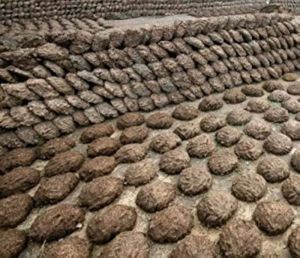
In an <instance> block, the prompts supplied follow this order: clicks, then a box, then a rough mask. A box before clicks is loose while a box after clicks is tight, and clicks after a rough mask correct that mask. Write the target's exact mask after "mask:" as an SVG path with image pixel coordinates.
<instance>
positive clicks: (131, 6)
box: [0, 0, 266, 23]
mask: <svg viewBox="0 0 300 258" xmlns="http://www.w3.org/2000/svg"><path fill="white" fill-rule="evenodd" d="M265 4H266V3H265V1H264V0H257V1H255V3H253V1H251V0H238V1H237V0H235V1H217V0H210V1H204V0H202V1H199V0H192V1H191V0H163V1H157V0H142V1H141V0H138V1H137V0H127V1H121V0H105V1H104V0H65V1H54V0H44V1H37V0H31V1H25V0H21V1H19V0H18V1H17V0H7V1H5V2H2V3H0V21H1V22H3V23H6V22H10V21H18V20H20V19H33V18H39V19H44V18H51V17H64V18H68V19H70V18H83V17H89V16H90V15H91V14H97V15H99V16H101V17H104V18H107V19H120V18H121V19H124V18H132V17H141V16H155V15H165V14H168V13H169V14H170V13H171V14H182V13H186V14H190V13H192V14H195V15H198V16H199V15H205V16H211V15H216V14H219V13H216V10H219V11H222V10H223V11H224V10H225V9H226V10H227V11H228V12H229V14H232V13H235V14H238V13H246V12H254V11H256V10H257V9H259V8H261V7H262V6H264V5H265ZM225 14H228V13H225Z"/></svg>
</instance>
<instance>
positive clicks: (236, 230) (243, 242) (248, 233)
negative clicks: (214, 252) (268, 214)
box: [219, 220, 262, 257]
mask: <svg viewBox="0 0 300 258" xmlns="http://www.w3.org/2000/svg"><path fill="white" fill-rule="evenodd" d="M261 245H262V236H261V233H260V232H259V231H258V229H257V228H256V227H255V225H254V223H253V222H252V221H243V220H237V221H233V222H231V223H229V224H228V225H226V226H225V227H224V228H223V229H222V231H221V234H220V239H219V246H220V249H221V253H222V254H223V255H224V256H225V257H255V256H256V255H258V254H259V252H260V250H261Z"/></svg>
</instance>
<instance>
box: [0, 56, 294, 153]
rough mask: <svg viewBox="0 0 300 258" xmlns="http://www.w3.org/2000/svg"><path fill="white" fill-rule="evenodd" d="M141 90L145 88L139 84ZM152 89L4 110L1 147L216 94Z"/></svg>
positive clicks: (261, 73)
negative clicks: (140, 94) (140, 93)
mask: <svg viewBox="0 0 300 258" xmlns="http://www.w3.org/2000/svg"><path fill="white" fill-rule="evenodd" d="M290 64H291V66H289V65H286V66H284V65H281V66H280V65H278V66H276V68H277V69H275V66H274V67H273V68H272V67H269V68H268V69H265V68H261V69H257V70H252V71H251V72H250V73H249V74H250V78H252V80H255V81H260V80H263V79H267V78H276V77H277V75H278V76H279V74H278V73H277V71H282V70H283V69H280V68H281V67H282V68H283V67H285V69H286V70H285V71H286V72H291V71H293V69H294V65H292V64H293V63H292V62H291V63H290ZM298 65H299V59H298ZM298 68H299V66H298ZM274 73H275V74H276V77H275V76H274ZM242 74H243V73H239V72H232V73H231V74H230V75H229V78H230V79H231V80H232V81H233V83H234V85H235V86H239V85H241V84H243V83H245V82H246V80H247V79H246V80H245V78H248V77H247V76H246V77H245V74H244V75H242ZM246 74H247V73H246ZM249 74H248V76H249ZM31 83H33V82H31ZM153 85H156V84H155V81H153V83H152V85H151V86H153ZM140 86H144V85H143V84H140ZM144 87H145V86H144ZM151 89H152V92H151V93H146V94H145V96H144V97H139V98H130V97H128V96H126V97H124V98H121V97H119V98H117V97H114V98H112V99H110V100H108V99H107V100H104V98H101V96H100V97H99V95H97V94H95V92H94V91H83V92H81V94H80V95H79V96H77V95H68V96H65V99H63V98H54V99H49V100H46V101H44V102H42V101H39V100H35V101H31V102H29V104H28V105H27V106H17V107H13V108H11V109H10V110H7V109H6V110H2V111H0V120H1V127H2V129H0V130H1V134H0V144H1V146H3V147H7V148H17V147H22V146H25V145H36V144H40V143H42V142H43V141H44V140H46V139H51V138H55V137H58V136H59V135H61V134H66V133H71V132H73V131H74V130H75V128H76V127H77V126H85V125H89V124H92V123H99V122H103V121H104V120H105V119H106V118H110V117H116V116H118V115H120V114H122V113H125V112H128V111H138V110H140V111H150V110H153V109H155V108H161V107H164V106H166V105H167V104H169V103H181V102H183V101H185V100H193V99H196V98H199V97H201V96H202V95H203V94H204V93H207V94H209V93H211V92H213V91H214V89H213V88H212V86H211V84H210V83H209V82H204V83H203V84H202V85H201V87H199V86H198V85H193V86H192V87H191V88H189V89H180V90H175V91H172V92H170V93H165V92H161V91H159V89H156V90H157V93H154V88H153V87H152V88H151ZM93 90H95V89H93ZM218 90H220V88H218ZM148 91H149V90H148ZM119 94H120V92H119ZM126 94H127V95H129V94H130V92H128V91H126ZM143 94H144V93H143ZM149 94H150V95H149ZM82 98H84V99H86V100H89V102H94V103H98V104H92V103H88V101H84V100H83V99H82ZM71 103H72V104H71ZM59 113H60V115H59ZM21 124H22V125H21ZM26 125H32V126H26ZM7 128H12V129H7Z"/></svg>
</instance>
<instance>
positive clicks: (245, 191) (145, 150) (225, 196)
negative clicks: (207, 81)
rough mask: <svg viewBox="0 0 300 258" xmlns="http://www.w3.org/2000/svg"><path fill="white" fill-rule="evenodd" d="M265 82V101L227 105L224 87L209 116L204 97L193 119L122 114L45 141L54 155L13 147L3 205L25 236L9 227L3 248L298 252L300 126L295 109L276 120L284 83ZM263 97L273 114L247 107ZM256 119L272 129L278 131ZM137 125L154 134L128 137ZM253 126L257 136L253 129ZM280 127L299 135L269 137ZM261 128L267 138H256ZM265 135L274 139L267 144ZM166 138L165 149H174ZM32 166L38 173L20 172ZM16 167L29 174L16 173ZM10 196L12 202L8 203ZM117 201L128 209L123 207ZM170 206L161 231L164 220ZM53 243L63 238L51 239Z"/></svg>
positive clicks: (97, 252)
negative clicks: (218, 121) (133, 118)
mask: <svg viewBox="0 0 300 258" xmlns="http://www.w3.org/2000/svg"><path fill="white" fill-rule="evenodd" d="M274 82H279V83H280V84H281V85H282V87H283V88H281V91H283V92H285V93H286V94H287V95H288V96H289V97H290V99H295V100H296V101H298V98H299V97H298V96H297V95H292V94H289V93H288V92H287V91H286V89H287V87H288V86H289V85H290V84H291V83H294V82H283V81H282V80H278V81H274ZM255 86H256V87H258V88H261V89H263V91H264V94H263V96H261V97H252V96H246V100H245V101H243V102H239V103H236V104H229V103H227V102H226V101H225V100H224V97H223V96H224V94H225V93H218V94H216V98H217V99H219V100H221V101H224V103H223V106H222V107H221V108H220V109H218V110H215V111H213V110H212V111H209V113H207V112H203V111H200V110H199V108H198V107H199V102H200V101H201V100H196V101H191V102H189V103H184V105H188V106H191V107H194V110H197V116H196V117H194V118H193V119H191V120H189V121H186V120H181V119H178V118H175V117H174V110H175V108H176V107H178V105H177V106H169V107H165V108H163V109H162V110H161V111H151V112H149V113H148V112H141V113H140V115H141V116H138V117H143V118H144V122H143V123H142V124H140V125H136V123H135V124H131V125H130V126H129V125H128V126H129V127H128V126H127V127H124V128H123V127H122V129H119V128H118V126H117V122H116V121H117V119H112V120H109V121H106V122H105V123H103V124H99V125H97V126H90V127H87V128H84V129H80V130H77V131H75V132H74V133H73V134H72V135H70V136H67V137H64V138H62V140H55V141H49V142H46V143H45V144H44V145H43V146H42V147H41V148H43V149H44V150H45V151H44V152H43V153H44V154H43V155H41V154H40V153H41V151H40V149H36V148H30V149H29V148H25V149H24V148H21V150H18V151H12V152H9V153H8V154H6V155H5V156H4V157H5V158H7V159H8V160H9V162H7V160H6V159H3V160H2V162H4V163H3V164H8V165H5V171H3V172H1V173H2V174H3V175H1V177H0V192H1V194H3V196H1V195H0V196H1V198H0V205H1V207H4V208H3V209H0V222H1V223H4V225H6V226H5V227H9V228H11V229H13V230H18V231H21V232H22V233H21V234H20V233H17V232H11V233H9V238H10V239H11V240H10V241H9V242H3V241H0V242H1V244H3V245H5V246H4V248H2V249H1V250H2V251H5V252H8V253H18V252H21V255H20V257H21V258H25V257H35V256H37V255H36V254H39V255H41V257H55V256H57V257H61V256H62V255H64V256H65V252H66V253H67V254H70V255H71V256H73V254H74V252H75V253H77V254H80V255H81V256H82V258H83V257H84V258H86V257H92V258H94V257H95V258H96V257H117V256H118V255H119V254H120V252H121V253H122V254H124V253H125V254H128V256H130V255H131V256H132V255H139V256H140V257H143V258H144V257H147V256H149V257H150V258H154V257H162V258H167V257H169V256H170V257H176V258H177V257H178V258H179V257H180V258H181V257H193V255H195V253H199V252H200V253H203V254H205V257H214V256H213V255H215V253H220V254H221V255H223V256H224V257H226V254H227V257H237V256H241V257H243V256H246V254H249V253H251V254H252V253H256V252H258V250H260V252H259V255H258V257H260V256H261V257H280V258H281V257H284V258H285V257H289V255H290V253H296V254H297V252H298V253H299V244H297V243H298V242H299V237H297V233H292V232H296V228H297V226H299V219H298V213H299V211H298V210H299V205H300V201H299V200H300V190H299V182H298V181H299V175H298V172H299V171H300V152H299V147H300V144H299V139H298V138H297V134H298V130H297V128H298V124H297V123H299V121H298V122H297V120H296V118H295V114H294V113H293V112H290V111H288V110H287V109H286V110H287V111H288V113H289V116H288V117H289V120H288V121H287V122H283V123H276V122H274V121H268V120H266V119H265V114H266V113H267V112H270V110H271V111H272V108H273V107H276V108H279V107H281V102H273V101H271V100H270V99H269V96H270V95H271V94H273V93H274V92H276V90H273V91H272V90H271V89H269V88H268V90H266V89H265V88H266V86H265V87H264V88H263V87H262V84H255ZM237 89H240V88H237ZM252 99H262V100H263V101H266V102H268V103H269V104H270V106H271V107H270V108H269V109H267V110H266V111H264V112H262V113H255V112H249V111H246V110H245V108H246V107H247V104H248V102H249V101H250V100H252ZM225 103H226V104H225ZM283 108H284V107H283ZM178 109H179V110H180V109H182V106H180V108H178ZM162 112H163V113H164V114H165V115H164V116H163V118H164V119H165V117H167V119H166V120H164V119H163V122H161V121H162V120H161V118H162V116H161V115H160V114H159V115H157V114H158V113H162ZM177 112H178V110H177ZM195 113H196V112H195ZM153 114H154V115H155V116H156V117H158V120H157V121H158V122H157V123H158V124H160V126H158V127H156V126H154V127H151V126H149V120H148V118H149V117H151V116H152V115H153ZM210 115H214V116H217V117H222V118H224V119H225V126H224V127H222V128H219V129H218V130H216V131H210V132H204V131H203V130H202V129H201V125H200V123H201V121H203V119H204V118H205V117H207V116H210ZM155 116H154V117H155ZM165 121H167V122H168V123H165ZM170 121H171V122H170ZM256 121H260V123H264V124H265V125H267V127H268V130H267V133H265V131H264V130H261V127H259V126H258V127H257V125H260V123H258V122H257V123H256ZM147 122H148V123H147ZM169 122H170V123H169ZM165 124H167V126H164V125H165ZM161 125H163V126H161ZM252 126H253V127H252ZM136 127H138V128H145V129H147V131H148V136H147V137H146V138H144V139H143V141H142V142H139V143H129V144H125V142H123V143H122V142H121V140H120V138H121V135H122V134H123V135H124V132H125V133H126V132H128V130H129V131H130V130H133V131H134V130H135V129H134V128H136ZM132 128H133V129H132ZM159 128H164V129H159ZM249 128H252V130H253V132H254V133H253V134H251V135H250V134H248V132H249V130H250V129H249ZM260 130H261V131H260ZM166 134H171V135H172V136H174V135H177V136H178V137H179V140H178V138H176V139H177V140H176V142H179V143H180V146H177V145H176V146H175V147H174V149H170V150H169V149H168V150H167V151H166V152H164V153H160V152H159V151H158V152H157V151H154V150H153V149H152V147H151V145H152V142H153V141H154V139H161V138H163V140H164V138H165V135H166ZM274 134H275V135H278V134H280V136H282V137H283V136H286V137H288V138H289V139H290V140H289V141H286V142H285V141H283V144H277V142H278V137H274V138H275V140H274V141H273V140H272V141H270V138H269V137H270V136H271V135H274ZM257 135H260V136H261V137H256V138H255V137H254V136H257ZM133 136H134V135H133ZM57 139H61V138H57ZM66 139H67V140H68V141H66ZM271 139H272V138H271ZM284 139H286V138H285V137H284ZM266 141H268V142H271V144H270V143H269V147H270V148H269V147H267V148H268V149H265V147H266V145H265V142H266ZM57 142H58V143H57ZM68 142H70V143H71V144H68ZM73 142H74V144H73ZM163 142H164V143H163V145H162V146H167V145H168V144H170V143H169V142H168V141H163ZM279 142H280V143H281V142H282V141H279ZM59 143H61V144H59ZM289 143H292V148H291V149H290V151H289V152H288V153H287V154H284V155H278V154H276V153H274V147H275V150H277V149H278V146H279V147H281V146H283V149H284V148H286V146H288V145H289ZM128 146H129V147H128ZM289 148H290V147H289ZM158 149H159V148H157V150H158ZM24 150H25V152H24ZM70 152H71V154H72V153H75V154H74V155H70V154H68V153H70ZM20 153H21V154H22V153H27V154H28V155H27V156H26V159H23V160H21V159H20V158H21V157H22V155H21V154H20ZM91 153H93V154H91ZM55 154H56V155H55ZM197 155H198V156H197ZM16 157H17V162H16V161H15V160H14V159H15V158H16ZM27 157H28V160H27ZM55 157H56V158H55ZM57 157H58V158H57ZM66 157H67V158H68V159H66ZM77 157H78V158H77ZM36 159H37V160H36ZM70 159H72V160H71V161H76V162H70ZM77 161H78V163H77ZM79 161H80V162H79ZM18 162H19V163H18ZM81 162H82V163H81ZM49 163H50V165H48V164H49ZM75 163H77V164H75ZM51 164H52V165H51ZM20 165H21V166H23V167H19V166H20ZM49 167H50V172H49ZM29 168H30V169H34V170H30V173H29V172H27V173H28V174H27V173H19V172H25V171H27V170H28V169H29ZM45 168H47V169H45ZM15 171H17V172H18V171H19V172H18V176H20V177H15V176H13V175H14V174H15V173H17V172H15ZM46 171H48V173H50V174H51V176H46V175H49V174H47V173H45V172H46ZM17 179H18V180H17ZM19 179H20V180H19ZM1 189H3V190H2V191H1ZM141 192H142V193H143V194H141ZM218 193H219V194H218ZM220 193H221V194H220ZM20 194H21V197H20ZM29 196H31V197H32V198H30V197H29ZM139 196H142V197H139ZM7 198H11V199H9V201H5V200H7ZM138 199H139V200H138ZM277 201H279V202H280V205H279V206H278V205H274V207H273V204H272V205H270V204H268V205H266V207H264V206H263V207H262V208H260V206H261V205H262V204H261V203H265V202H271V203H274V202H277ZM20 203H21V204H22V205H20ZM61 205H64V206H63V208H61V207H62V206H61ZM65 205H67V207H65ZM69 205H71V206H72V208H71V207H70V206H69ZM118 205H122V208H116V206H117V207H118ZM124 206H125V207H124ZM57 207H58V208H57ZM173 207H182V208H179V209H178V208H173ZM270 207H271V208H270ZM287 207H288V208H287ZM52 209H54V211H52ZM147 209H148V210H147ZM169 210H171V211H170V212H169ZM183 210H185V211H183ZM83 211H85V212H83ZM149 211H150V212H149ZM152 211H155V212H152ZM291 211H292V213H291ZM161 212H164V213H163V214H162V215H159V216H158V219H155V220H154V222H155V223H153V222H152V223H151V230H150V221H152V220H153V216H156V214H157V215H158V214H160V213H161ZM179 213H180V215H179ZM266 214H267V215H266ZM292 214H293V215H292ZM294 217H295V218H294ZM121 218H122V219H121ZM293 218H294V219H293ZM123 219H124V220H123ZM36 220H37V221H36ZM174 221H175V223H174ZM241 221H242V222H241ZM291 221H292V222H291ZM290 223H291V224H290ZM253 224H255V226H254V228H253ZM152 226H154V227H152ZM0 227H1V230H4V231H6V230H7V229H6V228H5V229H4V228H2V227H3V226H0ZM173 227H175V228H173ZM1 232H2V231H1ZM150 232H151V233H150ZM249 232H251V234H250V233H249ZM264 232H267V234H271V235H272V234H276V237H268V236H267V235H266V234H265V233H264ZM3 234H8V233H3ZM0 235H1V234H0ZM298 235H299V234H298ZM253 236H257V237H255V238H253ZM26 237H27V238H28V239H29V240H30V238H32V239H33V240H34V241H31V240H30V241H26ZM246 237H247V239H249V242H247V241H246ZM58 238H59V239H61V240H60V241H57V240H56V239H58ZM5 239H6V238H5ZM45 239H52V241H50V240H49V241H48V240H47V241H46V243H45V244H43V243H44V240H45ZM153 240H154V241H153ZM297 241H298V242H297ZM161 242H168V243H167V244H160V243H161ZM199 243H201V244H199ZM249 243H251V247H249ZM1 244H0V245H1ZM137 246H138V247H139V248H138V249H137ZM287 247H288V248H287ZM297 250H298V251H297ZM0 253H1V251H0ZM0 256H1V255H0ZM139 256H138V257H139ZM80 258H81V257H80Z"/></svg>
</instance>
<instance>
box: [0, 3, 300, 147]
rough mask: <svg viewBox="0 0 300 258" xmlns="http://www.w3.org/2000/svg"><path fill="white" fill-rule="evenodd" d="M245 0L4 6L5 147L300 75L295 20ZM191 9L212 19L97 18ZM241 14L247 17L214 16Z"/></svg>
mask: <svg viewBox="0 0 300 258" xmlns="http://www.w3.org/2000/svg"><path fill="white" fill-rule="evenodd" d="M242 2H243V3H242V7H241V1H226V2H222V1H182V0H181V1H173V0H172V1H171V0H168V1H154V0H148V1H134V0H127V1H125V0H122V1H121V0H118V1H117V3H116V1H90V0H89V1H78V0H69V1H59V2H57V1H54V0H49V1H37V0H31V1H18V2H12V1H7V3H5V4H4V3H1V4H0V7H1V8H0V12H1V13H0V19H1V20H2V21H5V22H4V23H3V24H2V25H1V24H0V83H1V86H0V146H2V147H4V148H8V149H11V148H18V147H23V146H27V145H38V144H40V143H42V142H44V141H45V140H48V139H52V138H56V137H58V136H60V135H64V134H69V133H71V132H73V131H74V130H75V129H76V128H77V127H78V126H86V125H90V124H95V123H101V122H103V121H105V120H106V119H109V118H114V117H117V116H119V115H121V114H123V113H126V112H132V111H145V112H147V111H151V110H153V109H156V108H162V107H164V106H166V105H168V104H178V103H181V102H183V101H187V100H195V99H197V98H201V97H203V96H205V95H209V94H211V93H214V92H222V91H225V90H226V89H228V88H232V87H237V86H240V85H242V84H245V83H246V84H250V83H257V82H261V81H264V80H270V79H278V78H280V77H281V76H282V75H283V74H285V73H289V72H293V71H295V70H297V69H299V68H300V62H299V60H300V48H299V45H300V35H299V27H298V26H297V25H296V24H295V23H294V22H293V21H292V19H293V17H292V16H291V15H290V14H287V13H282V14H278V13H271V14H265V13H259V12H255V13H254V10H258V9H260V8H261V7H262V6H264V5H265V1H248V0H247V1H242ZM254 2H255V3H254ZM99 3H100V4H99ZM289 3H290V2H289ZM295 6H296V7H297V3H296V4H293V5H292V6H291V7H293V8H294V9H295V8H296V7H295ZM12 10H14V11H12ZM171 10H172V12H170V11H171ZM193 12H194V13H195V14H196V15H197V16H202V15H207V16H210V17H205V18H203V17H201V18H196V17H185V18H184V19H182V18H181V19H180V18H178V19H170V20H168V22H163V18H159V19H161V20H159V21H158V22H156V23H153V20H156V19H158V18H152V23H151V22H150V18H147V19H146V20H144V21H140V22H138V25H137V24H136V23H135V25H134V26H131V25H130V26H127V27H126V26H124V27H122V26H116V28H114V25H111V24H109V23H107V22H106V21H105V20H103V18H102V17H101V16H104V17H105V18H126V17H127V16H128V15H129V14H130V16H140V15H166V14H174V13H190V14H191V13H193ZM201 12H202V13H201ZM243 12H249V13H248V14H243V15H232V16H220V17H215V16H214V15H217V14H218V13H222V14H225V13H226V14H229V13H243ZM87 13H89V14H90V13H91V14H99V15H92V16H91V15H87ZM104 14H105V15H104ZM211 15H212V16H211ZM58 16H59V17H58ZM87 16H89V17H87ZM41 17H43V18H44V19H38V18H41ZM35 18H36V19H35ZM46 18H47V19H46ZM125 24H126V22H125ZM133 24H134V23H133ZM155 24H156V25H155ZM128 28H130V29H128Z"/></svg>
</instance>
